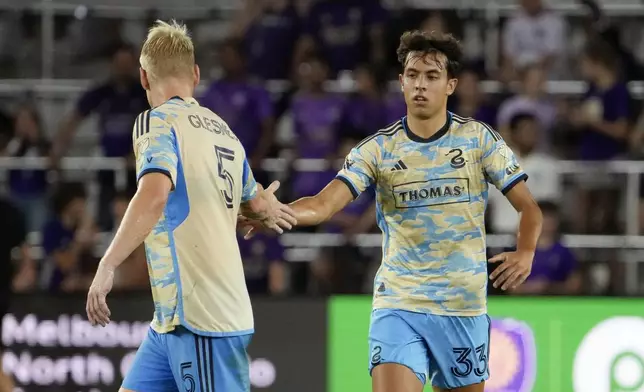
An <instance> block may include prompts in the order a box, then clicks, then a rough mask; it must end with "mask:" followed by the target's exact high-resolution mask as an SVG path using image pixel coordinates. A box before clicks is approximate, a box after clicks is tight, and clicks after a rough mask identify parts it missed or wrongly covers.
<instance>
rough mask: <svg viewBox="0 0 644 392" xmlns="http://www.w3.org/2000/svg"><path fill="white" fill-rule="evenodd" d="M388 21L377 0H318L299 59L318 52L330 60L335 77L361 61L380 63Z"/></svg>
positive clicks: (307, 22)
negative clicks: (386, 22) (386, 21)
mask: <svg viewBox="0 0 644 392" xmlns="http://www.w3.org/2000/svg"><path fill="white" fill-rule="evenodd" d="M385 20H386V12H385V11H384V9H383V8H382V6H381V5H380V1H378V0H373V1H362V0H319V1H317V2H315V3H314V4H313V6H312V7H311V8H310V10H309V12H308V17H307V18H306V21H305V24H304V25H305V26H306V33H305V35H304V36H303V37H302V39H301V40H300V42H299V43H298V46H297V49H296V58H297V59H298V61H297V62H300V61H301V60H302V59H303V58H304V57H306V56H307V55H310V54H311V53H312V52H313V51H315V52H317V53H318V54H320V55H322V56H324V58H325V59H327V61H328V62H329V65H330V70H331V73H332V75H334V76H335V75H336V74H337V73H338V72H339V71H342V70H353V69H354V68H355V67H356V66H357V65H358V64H360V63H361V62H365V61H369V62H372V63H374V64H380V63H382V62H383V61H384V60H385V42H386V40H385Z"/></svg>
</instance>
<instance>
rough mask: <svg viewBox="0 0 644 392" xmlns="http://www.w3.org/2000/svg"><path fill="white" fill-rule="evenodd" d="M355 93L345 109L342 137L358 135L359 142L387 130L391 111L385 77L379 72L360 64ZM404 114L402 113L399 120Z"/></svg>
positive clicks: (356, 71) (355, 72)
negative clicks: (377, 132)
mask: <svg viewBox="0 0 644 392" xmlns="http://www.w3.org/2000/svg"><path fill="white" fill-rule="evenodd" d="M354 75H355V81H356V92H355V93H354V94H352V95H351V96H350V97H349V99H348V101H347V106H346V108H345V110H344V118H343V122H342V134H343V135H351V136H355V137H356V138H357V139H358V140H360V139H363V138H365V137H366V136H367V135H370V134H372V133H375V132H376V131H378V130H379V129H382V128H384V127H385V126H386V125H387V124H388V122H387V120H388V117H389V110H388V102H387V100H386V96H385V88H386V82H387V81H386V75H385V73H384V72H382V71H381V70H380V69H377V68H375V67H371V66H369V65H361V66H359V67H358V68H356V70H355V71H354ZM404 115H405V114H404V113H403V114H401V115H400V117H402V116H404Z"/></svg>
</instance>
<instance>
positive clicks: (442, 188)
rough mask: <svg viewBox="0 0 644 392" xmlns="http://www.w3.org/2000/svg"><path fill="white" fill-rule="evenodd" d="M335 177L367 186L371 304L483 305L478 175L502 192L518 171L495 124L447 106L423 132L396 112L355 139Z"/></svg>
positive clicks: (480, 309) (474, 308) (520, 177)
mask: <svg viewBox="0 0 644 392" xmlns="http://www.w3.org/2000/svg"><path fill="white" fill-rule="evenodd" d="M337 179H339V180H341V181H343V182H344V183H346V184H347V186H348V187H349V188H350V189H351V191H352V192H353V195H354V197H357V196H358V195H359V194H360V192H362V191H364V190H365V189H366V188H367V187H369V186H370V185H372V184H375V186H376V197H377V200H376V201H377V207H376V208H377V211H376V213H377V219H378V225H379V227H380V229H381V230H382V232H383V246H382V250H383V259H382V265H381V266H380V269H379V270H378V273H377V275H376V278H375V282H374V302H373V305H374V308H399V309H405V310H410V311H415V312H424V313H432V314H438V315H454V316H474V315H481V314H484V313H485V312H486V291H487V260H486V245H485V225H484V214H485V207H486V204H487V198H488V183H491V184H493V185H494V186H495V187H497V188H498V189H499V190H501V191H502V192H504V193H505V192H508V191H509V190H510V189H511V188H512V187H513V186H514V185H515V184H517V183H518V182H520V181H524V180H526V179H527V176H526V174H525V173H524V172H523V170H522V169H521V167H520V166H519V164H518V162H517V160H516V158H515V156H514V154H513V153H512V151H510V149H509V148H508V146H507V145H506V144H505V142H504V141H503V139H501V136H500V135H499V134H498V133H497V132H496V131H494V130H493V129H491V128H490V127H488V126H487V125H485V124H483V123H481V122H478V121H475V120H472V119H469V118H467V119H466V118H462V117H459V116H457V115H454V114H452V113H448V121H447V123H446V124H445V126H444V127H443V128H442V129H441V130H439V131H438V132H437V133H436V134H435V135H434V136H433V137H431V138H429V139H423V138H421V137H419V136H417V135H415V134H414V133H412V132H410V130H409V129H408V128H407V119H406V118H405V117H403V118H402V119H401V120H400V121H397V122H396V123H394V124H392V125H390V126H389V127H387V128H385V129H383V130H381V131H379V132H377V133H376V134H374V135H372V136H370V137H368V138H367V139H365V140H363V141H362V142H361V143H359V144H358V145H357V146H356V147H355V148H354V149H353V150H352V151H351V152H350V153H349V155H348V156H347V158H346V161H345V164H344V167H343V169H342V170H341V171H340V172H339V173H338V176H337Z"/></svg>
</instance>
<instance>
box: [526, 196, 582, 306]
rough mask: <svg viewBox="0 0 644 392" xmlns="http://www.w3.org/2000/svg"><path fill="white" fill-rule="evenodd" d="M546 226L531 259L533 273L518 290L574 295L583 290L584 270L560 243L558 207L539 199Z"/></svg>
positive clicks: (527, 292)
mask: <svg viewBox="0 0 644 392" xmlns="http://www.w3.org/2000/svg"><path fill="white" fill-rule="evenodd" d="M539 206H540V207H541V212H542V213H543V229H542V231H541V236H540V237H539V241H538V243H537V250H536V251H535V255H534V262H533V263H532V273H531V274H530V276H529V277H528V279H527V280H526V282H525V283H524V284H523V285H521V287H519V288H518V289H517V290H516V291H515V293H518V294H549V295H551V294H562V295H573V294H579V293H580V291H581V284H582V279H581V274H580V273H579V271H578V265H577V259H576V257H575V255H574V254H573V253H572V252H571V251H570V249H568V248H567V247H566V246H565V245H563V244H562V243H561V240H560V234H559V211H558V207H557V205H556V204H554V203H551V202H541V203H539Z"/></svg>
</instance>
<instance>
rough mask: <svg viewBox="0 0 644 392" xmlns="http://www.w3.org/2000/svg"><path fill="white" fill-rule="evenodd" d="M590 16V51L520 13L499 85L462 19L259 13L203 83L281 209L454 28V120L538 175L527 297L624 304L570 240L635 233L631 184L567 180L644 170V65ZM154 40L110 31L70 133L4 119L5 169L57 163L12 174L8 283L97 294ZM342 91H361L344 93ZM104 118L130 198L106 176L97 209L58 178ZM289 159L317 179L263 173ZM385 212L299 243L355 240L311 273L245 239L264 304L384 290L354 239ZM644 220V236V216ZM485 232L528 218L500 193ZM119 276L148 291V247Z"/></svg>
mask: <svg viewBox="0 0 644 392" xmlns="http://www.w3.org/2000/svg"><path fill="white" fill-rule="evenodd" d="M582 3H584V4H585V6H586V7H587V11H588V13H587V14H588V15H587V17H586V19H585V20H584V23H583V32H584V36H583V39H582V40H581V41H580V42H581V43H579V44H575V42H573V41H575V40H571V39H569V37H570V35H569V34H570V30H569V25H568V20H567V19H566V18H565V17H563V16H561V15H559V14H557V13H555V12H551V11H549V10H548V9H547V8H546V7H545V5H543V4H541V1H540V0H521V1H520V7H519V9H518V10H517V11H516V13H515V14H514V15H513V16H511V17H510V18H508V19H507V20H506V21H505V22H504V24H503V30H502V35H501V39H500V42H499V44H500V46H499V47H500V49H501V50H500V52H501V53H500V58H499V62H500V67H498V69H497V70H495V71H494V72H490V71H489V69H490V67H489V66H488V65H487V64H486V60H485V56H484V53H483V51H482V50H481V46H482V45H481V43H480V42H477V41H476V39H477V37H478V36H477V34H472V31H471V27H472V26H471V25H470V24H468V23H467V20H468V19H467V16H463V15H459V14H457V13H454V12H449V11H444V12H439V11H432V12H425V11H423V12H419V11H417V10H406V9H396V10H395V11H392V10H387V9H385V8H384V7H383V6H382V5H381V4H379V2H378V1H376V0H374V1H369V2H366V1H361V0H342V1H338V0H317V1H309V2H292V1H289V0H262V1H256V2H248V4H252V5H248V7H247V8H246V9H244V10H242V11H241V12H240V13H239V16H238V17H237V19H235V20H233V22H232V23H230V25H231V28H230V29H229V31H228V33H227V34H226V35H225V39H222V40H220V41H219V42H217V44H216V45H214V44H209V45H207V46H206V47H205V48H202V50H201V52H200V53H201V54H200V57H202V58H203V59H204V61H203V63H204V64H208V61H207V60H205V59H208V58H210V57H209V56H210V54H211V53H214V56H213V58H215V59H216V64H217V65H218V67H217V72H212V73H211V72H210V69H202V74H203V75H213V77H212V78H210V77H209V78H207V80H205V81H204V82H206V83H207V87H206V89H205V91H204V92H202V93H200V95H199V97H197V98H198V100H199V102H200V104H201V105H202V106H206V107H208V108H210V109H212V110H213V111H214V112H215V113H217V114H218V115H220V116H221V117H222V118H223V119H224V120H225V121H227V122H228V124H229V125H230V127H231V129H232V130H233V131H234V132H235V133H236V135H237V136H238V137H239V138H240V140H241V141H242V143H243V144H244V147H245V148H246V151H247V155H248V157H249V158H250V162H251V165H252V167H253V171H254V173H255V177H256V178H257V180H258V181H259V182H261V183H262V184H267V183H268V182H269V181H271V180H272V179H275V178H279V179H280V180H282V181H283V182H284V186H283V187H282V188H283V189H282V191H281V195H280V196H281V198H282V199H283V200H293V199H296V198H299V197H302V196H306V195H312V194H315V193H317V192H318V191H320V190H321V189H322V187H324V185H326V184H327V183H328V182H329V181H330V180H331V179H333V178H334V176H335V173H336V172H337V170H338V168H339V166H338V165H339V164H341V162H342V159H343V157H344V156H345V155H346V154H347V153H348V151H349V150H350V148H351V147H352V146H353V145H355V144H356V143H357V142H359V141H360V140H361V139H363V138H364V137H366V136H367V135H369V134H371V133H374V132H376V131H377V130H378V129H381V128H383V127H385V126H386V125H387V124H388V123H391V122H392V121H395V120H397V119H398V118H399V117H401V116H403V115H405V103H404V100H403V97H402V96H401V95H400V94H399V92H392V90H391V89H390V88H389V86H390V82H391V81H395V80H396V78H397V74H398V72H399V70H400V66H399V65H397V64H396V58H395V56H394V53H395V48H396V46H397V43H398V42H397V40H398V37H399V36H400V33H401V32H402V31H404V30H407V29H412V28H420V29H425V30H430V31H431V30H435V31H445V32H450V33H452V34H454V35H456V36H458V37H459V38H461V40H462V42H463V44H464V47H465V51H466V56H467V62H466V64H464V66H463V69H462V72H461V73H460V75H459V84H458V88H457V91H456V94H455V96H453V97H450V100H449V110H451V111H454V112H455V113H457V114H459V115H461V116H464V117H473V118H475V119H477V120H480V121H483V122H485V123H487V124H489V125H491V126H493V127H495V128H496V129H498V130H499V132H500V133H501V134H502V135H503V136H504V138H505V140H506V141H507V142H508V144H510V145H511V147H512V148H513V150H514V151H515V153H516V154H517V155H518V156H519V159H520V162H521V163H522V165H523V166H524V168H525V171H526V172H527V173H528V174H529V176H530V179H529V181H528V186H529V188H530V189H531V190H532V192H533V193H534V195H535V198H536V199H537V201H538V202H539V203H540V204H541V206H542V210H543V212H544V216H545V221H544V231H543V235H542V237H541V239H540V241H539V249H538V251H537V255H536V259H535V265H534V272H533V275H532V277H531V279H530V280H529V281H528V283H527V284H526V285H525V286H524V287H523V288H522V289H521V292H522V293H526V294H581V293H596V294H622V293H623V279H624V276H623V275H624V273H623V263H622V261H623V260H621V259H620V257H619V255H618V254H617V252H616V251H612V250H606V251H602V252H596V251H595V252H584V251H583V249H582V250H577V249H568V248H567V247H566V246H564V244H563V243H562V242H561V234H562V233H577V234H624V233H625V216H624V215H625V214H624V210H623V205H624V188H625V182H624V178H621V177H620V176H616V175H609V174H602V173H601V172H595V173H592V175H584V176H564V175H563V174H562V173H561V171H560V170H559V165H558V162H559V161H560V160H579V161H585V162H591V161H599V162H607V161H609V160H615V159H639V158H640V157H642V156H644V154H643V153H644V119H640V118H639V116H640V107H639V103H638V101H637V100H635V99H634V98H633V97H632V96H631V94H630V93H629V89H628V88H627V82H628V81H630V80H640V79H642V77H641V76H642V68H641V65H640V63H639V61H638V60H637V58H638V56H636V55H635V54H634V53H633V49H632V48H629V47H628V45H625V44H624V43H623V42H622V39H621V37H620V30H619V29H618V28H617V27H618V26H615V25H612V24H611V23H610V21H609V20H608V19H607V18H606V17H605V16H604V15H603V13H602V11H601V10H600V9H599V8H597V7H596V6H595V5H594V3H592V2H590V1H583V2H582ZM23 23H24V22H23ZM61 23H62V24H63V25H64V24H65V21H62V22H61ZM188 25H189V26H190V22H189V23H188ZM23 27H24V26H23ZM110 31H111V30H110ZM195 31H198V29H197V28H195ZM57 34H58V33H57ZM60 34H61V35H64V33H60ZM139 42H140V41H137V42H127V40H125V39H124V38H123V34H117V33H114V34H112V33H110V34H104V36H102V39H101V40H99V41H97V43H96V47H95V48H94V50H92V51H90V52H92V53H91V56H90V55H88V56H90V57H91V58H90V59H85V60H87V61H90V60H92V61H93V60H95V59H96V58H105V57H108V58H109V64H110V71H109V72H110V77H109V78H108V79H106V80H104V81H102V82H99V83H97V84H96V85H94V86H92V87H91V88H90V89H89V90H87V91H86V92H85V93H83V94H82V95H81V96H80V97H79V98H78V100H77V102H76V104H75V106H74V108H73V110H71V111H70V112H69V113H65V114H61V116H60V121H59V122H58V123H54V124H50V123H47V124H45V123H44V122H43V120H42V119H41V116H40V115H39V113H40V108H39V107H38V104H37V101H34V100H30V99H26V100H25V101H24V102H21V103H20V104H19V105H15V107H11V108H7V111H6V112H3V113H0V156H4V157H45V158H47V159H48V162H49V168H48V169H47V170H33V169H29V170H27V169H15V170H9V171H8V172H7V173H6V176H5V179H6V188H7V190H8V192H7V196H6V197H5V198H4V199H3V201H2V202H1V203H0V215H1V216H2V217H3V225H1V226H0V231H1V233H0V279H4V282H0V287H6V290H9V289H10V288H13V289H14V290H16V291H25V290H34V289H36V290H49V291H50V292H73V291H83V290H85V289H86V288H87V287H88V285H89V282H90V279H91V278H92V276H93V272H94V268H95V267H96V265H97V261H98V258H99V257H100V252H97V251H96V249H97V247H98V243H99V242H100V240H101V238H103V239H104V238H105V236H104V235H103V236H101V233H111V232H113V231H114V230H115V228H116V227H118V224H119V222H120V219H121V218H122V216H123V214H124V211H125V209H126V207H127V204H128V201H129V199H130V197H131V196H132V194H133V192H134V191H135V187H136V184H135V183H134V175H133V171H134V162H133V159H132V143H131V133H132V124H133V122H134V119H135V117H136V116H137V115H138V114H139V113H140V112H141V111H144V110H146V109H148V103H147V101H146V97H145V92H144V91H143V90H142V89H141V87H140V84H139V81H138V53H137V51H138V48H137V47H136V46H132V45H133V44H138V43H139ZM0 46H1V45H0ZM99 49H100V50H99ZM92 56H93V57H92ZM5 57H6V56H5ZM13 60H15V59H13V58H11V57H9V58H5V59H4V60H3V61H2V62H1V63H2V66H3V67H4V68H8V69H12V68H11V67H12V65H11V62H12V61H13ZM15 61H17V60H15ZM14 66H15V64H14ZM202 67H204V68H206V67H205V66H203V65H202ZM0 77H1V76H0ZM558 79H578V80H583V81H585V82H587V83H588V84H587V86H588V87H587V90H586V91H585V92H584V93H583V94H581V95H580V96H575V97H565V98H561V97H558V96H554V95H550V94H548V93H547V90H546V82H547V81H548V80H558ZM268 80H281V81H285V82H286V83H285V85H286V86H287V88H286V89H283V91H282V92H280V93H279V94H277V93H274V92H273V91H269V90H268V89H267V88H268V87H267V86H268V83H266V82H265V81H268ZM329 80H336V81H337V83H336V85H344V84H348V85H350V86H353V91H352V92H351V93H338V92H336V91H335V90H333V89H330V88H329V83H327V82H328V81H329ZM483 80H496V81H499V82H501V86H502V88H501V90H500V91H499V92H497V93H495V94H486V93H485V92H484V91H483V90H482V88H481V86H482V84H481V81H483ZM393 90H396V91H398V89H393ZM9 110H10V111H9ZM89 117H96V118H97V119H98V122H97V129H96V131H97V132H98V134H99V135H100V138H99V142H100V148H101V152H102V155H103V156H106V157H120V158H125V159H126V160H127V162H128V167H129V168H130V169H129V171H130V173H129V175H128V176H129V182H128V185H127V187H125V189H119V188H118V187H117V186H115V174H114V172H112V171H100V172H98V173H97V175H96V179H95V181H96V183H97V184H98V185H99V190H98V197H97V200H96V202H95V203H90V198H89V197H88V187H87V184H85V183H82V182H72V181H69V179H68V178H66V177H65V173H64V172H61V171H60V170H58V168H59V165H60V159H61V158H62V157H65V156H66V155H67V154H68V151H69V148H70V146H71V145H72V144H73V143H74V140H75V138H76V137H77V130H78V129H79V127H81V124H83V122H85V121H86V119H88V118H89ZM88 155H89V154H88ZM274 157H278V158H283V159H285V160H286V161H287V162H295V158H311V159H319V160H322V161H323V162H325V163H324V164H323V165H322V166H321V167H317V168H315V170H313V168H306V167H305V168H302V167H296V166H295V165H288V168H287V169H286V170H283V171H281V172H279V173H275V172H271V171H269V170H264V169H266V167H265V166H263V165H262V163H263V162H264V161H265V159H266V158H274ZM565 185H569V186H565ZM642 195H643V196H644V193H643V194H642ZM643 200H644V199H643ZM373 204H374V195H373V193H369V192H365V193H364V194H363V195H361V196H360V198H359V199H358V200H357V201H355V202H354V203H352V204H351V205H349V206H348V207H347V208H346V209H345V210H344V211H342V212H341V213H339V214H337V215H336V216H335V217H334V218H333V219H332V221H331V222H329V223H328V224H325V225H324V226H322V227H319V228H312V229H307V230H298V232H304V233H313V232H315V233H336V234H344V235H345V236H346V238H347V241H346V244H344V245H342V246H336V247H330V248H323V249H321V250H320V251H319V252H313V254H312V255H311V256H310V257H309V259H310V260H309V261H310V262H289V257H288V255H289V249H287V248H285V247H284V246H283V244H282V243H281V242H280V239H279V238H278V237H271V236H266V235H260V236H257V237H255V238H253V239H252V240H249V241H244V240H243V239H241V238H240V248H241V252H242V256H243V260H244V264H245V269H246V278H247V282H248V287H249V290H250V291H251V293H253V294H270V295H282V294H287V293H294V294H328V293H360V292H370V291H371V289H372V288H371V279H372V277H373V274H374V273H375V270H376V269H377V268H378V264H379V262H380V254H379V249H368V248H362V247H358V246H356V245H355V243H356V242H355V241H354V240H355V238H356V235H358V234H363V233H377V232H379V230H378V228H377V226H376V221H375V210H374V208H373ZM642 205H644V203H642ZM640 210H641V211H644V209H640ZM638 219H639V218H638ZM641 221H642V224H641V225H640V227H642V228H644V214H642V218H641ZM487 222H488V228H487V230H488V233H493V234H513V233H514V232H515V229H516V225H517V222H518V217H517V214H516V213H515V212H514V210H513V208H512V206H511V205H510V204H509V203H508V202H507V200H505V198H504V197H503V196H502V195H501V194H500V193H499V192H496V191H490V205H489V209H488V219H487ZM29 233H37V237H38V238H39V244H40V249H42V252H41V253H42V255H39V256H36V255H35V254H34V253H35V252H34V251H33V248H32V247H31V246H30V243H29V241H27V238H28V234H29ZM637 234H639V233H637ZM108 237H109V236H108ZM12 250H13V252H12ZM491 251H494V250H491ZM12 260H13V262H12ZM290 261H292V260H290ZM582 261H583V263H582ZM595 267H598V268H599V271H600V272H601V271H604V273H600V272H597V269H596V268H595ZM606 272H607V273H606ZM118 273H119V276H118V277H117V284H118V287H119V288H120V289H144V288H146V287H147V286H148V285H149V283H148V279H147V266H146V263H145V252H144V250H143V249H139V250H137V251H136V252H134V253H133V254H132V255H131V256H130V260H128V261H127V262H126V263H125V264H124V265H123V267H122V268H121V269H119V271H118Z"/></svg>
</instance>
